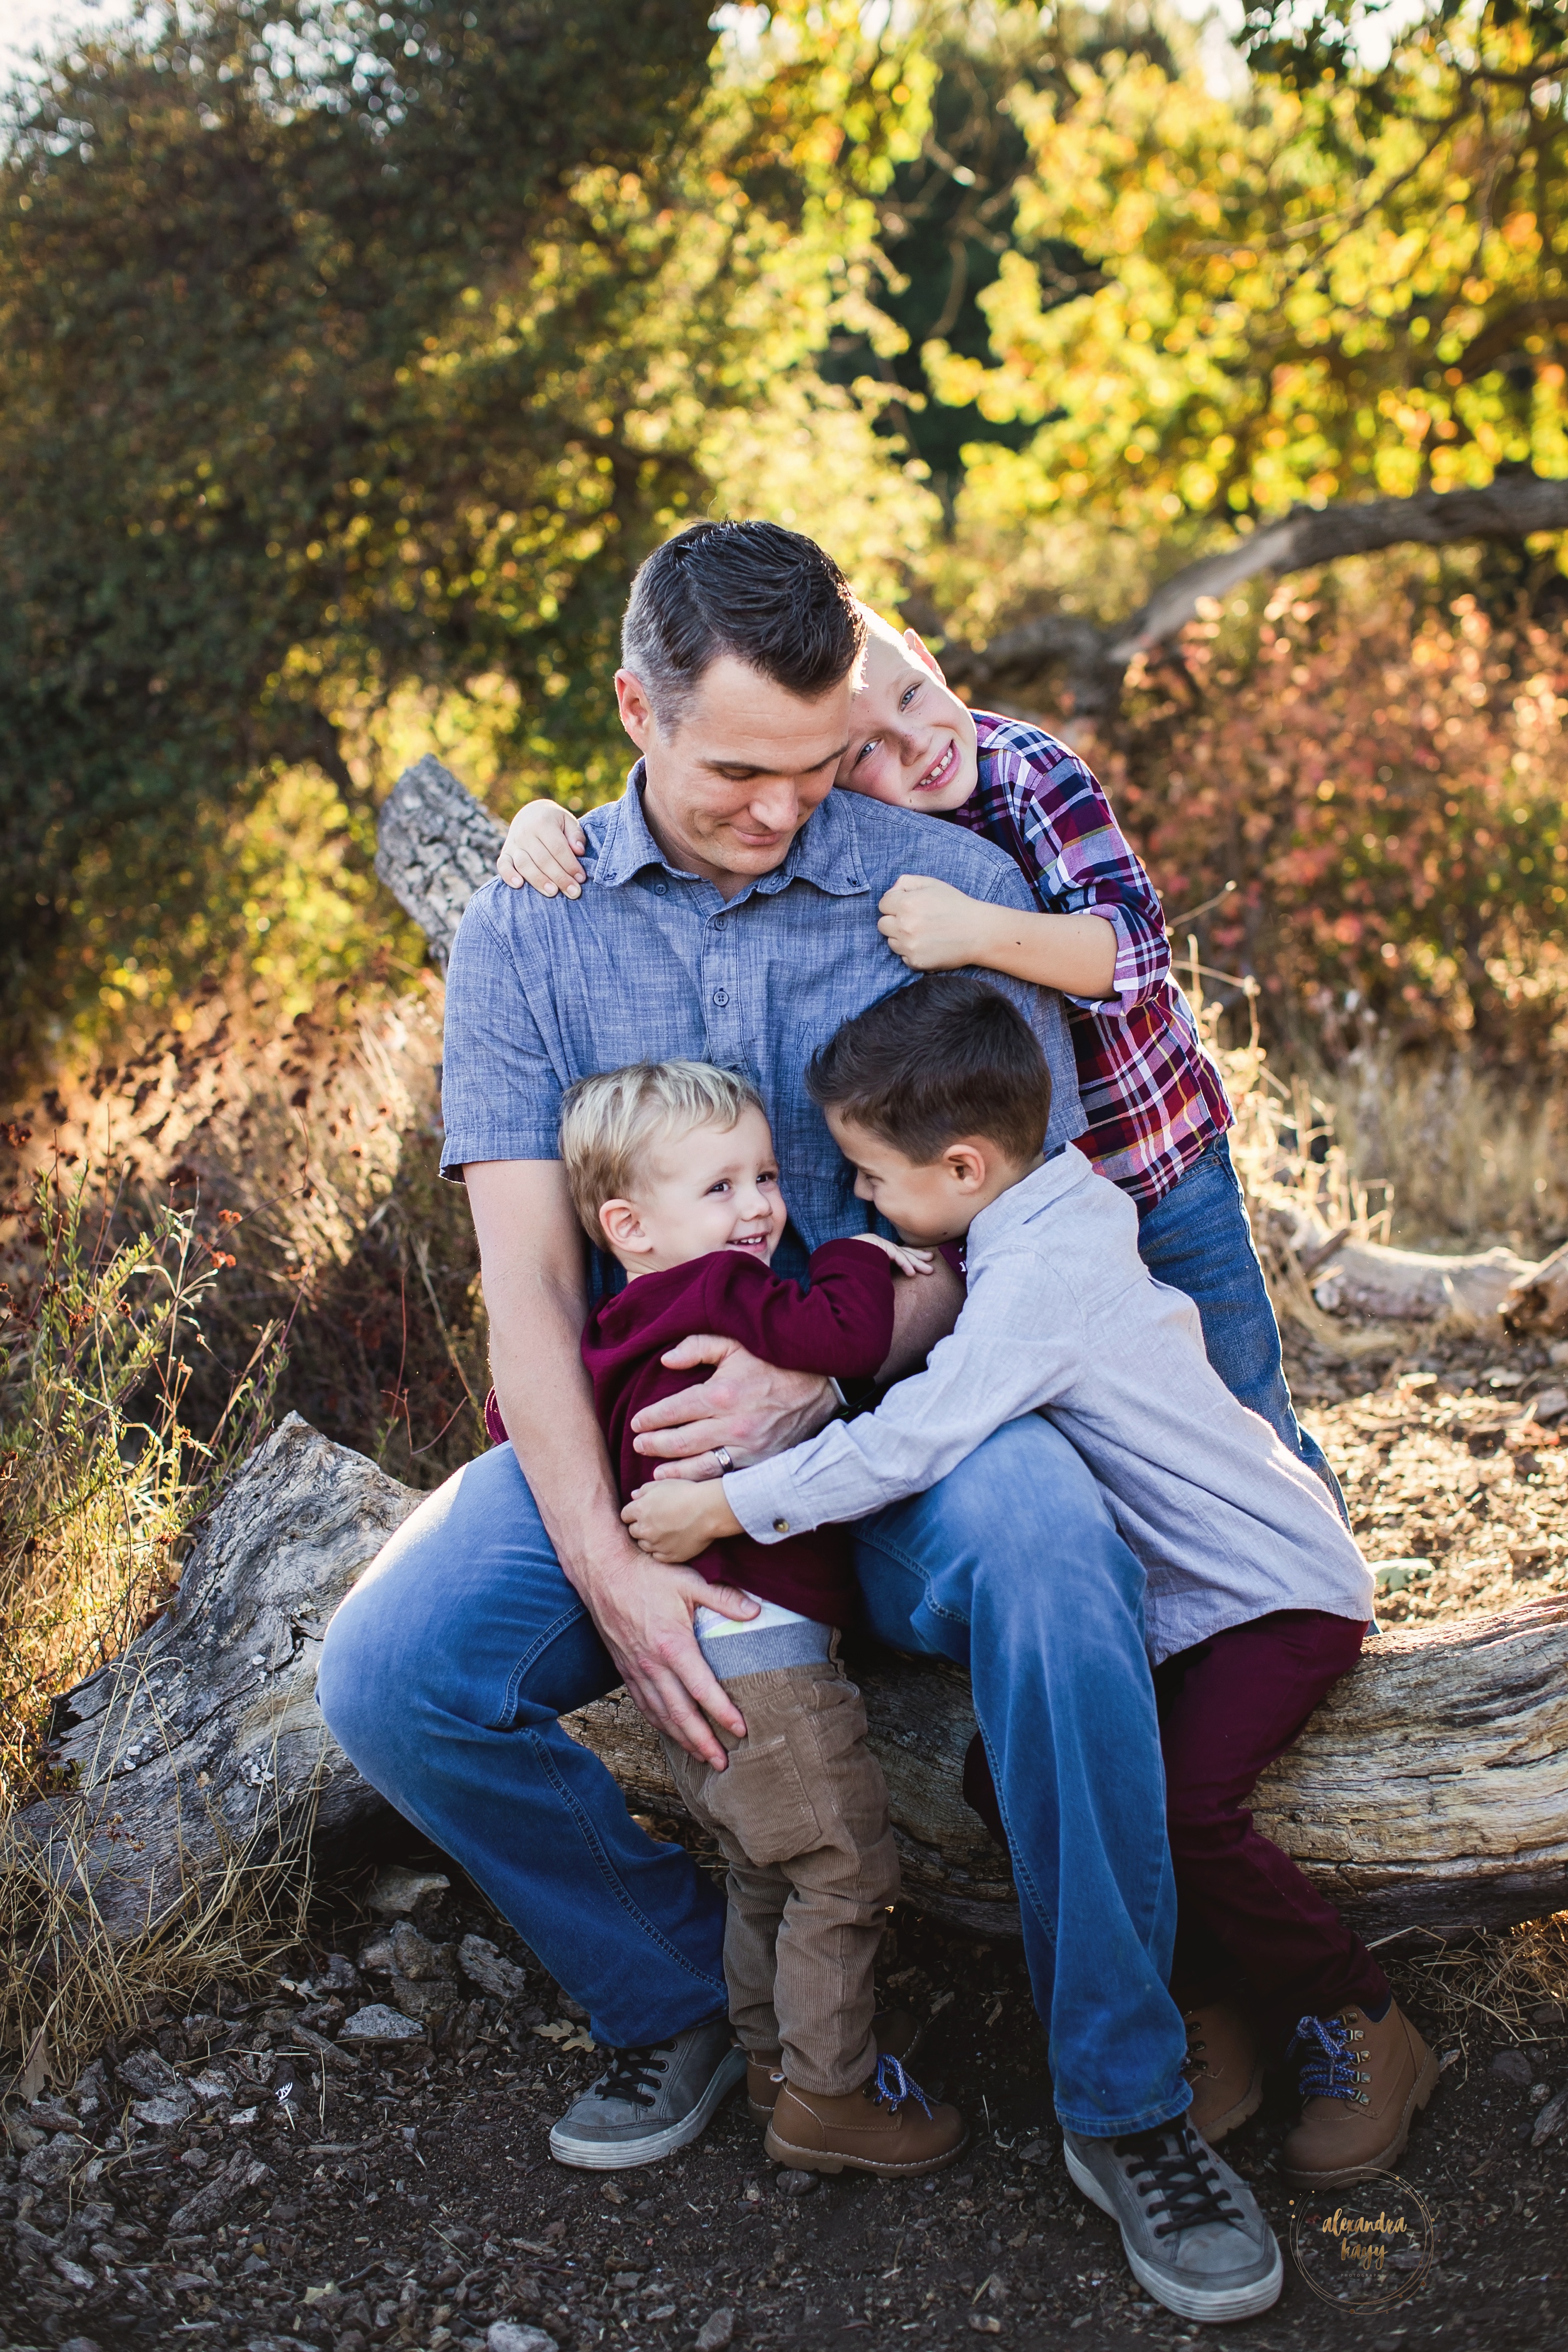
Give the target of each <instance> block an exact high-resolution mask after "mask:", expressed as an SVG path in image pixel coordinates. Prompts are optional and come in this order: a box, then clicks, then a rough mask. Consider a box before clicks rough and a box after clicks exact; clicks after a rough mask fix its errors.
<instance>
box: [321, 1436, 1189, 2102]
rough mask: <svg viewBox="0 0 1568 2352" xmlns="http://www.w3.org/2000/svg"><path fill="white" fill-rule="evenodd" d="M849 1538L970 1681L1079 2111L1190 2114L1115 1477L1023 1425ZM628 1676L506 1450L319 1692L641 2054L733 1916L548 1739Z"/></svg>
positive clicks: (1034, 1961)
mask: <svg viewBox="0 0 1568 2352" xmlns="http://www.w3.org/2000/svg"><path fill="white" fill-rule="evenodd" d="M857 1535H858V1545H857V1559H858V1566H859V1569H860V1572H861V1575H862V1578H863V1580H864V1584H865V1589H866V1595H867V1601H868V1610H869V1614H870V1619H871V1622H872V1624H873V1626H874V1628H875V1630H876V1631H877V1632H878V1633H879V1634H880V1635H881V1636H882V1638H883V1639H884V1640H888V1641H890V1642H893V1643H897V1644H898V1645H899V1646H900V1648H903V1649H914V1650H925V1651H930V1652H931V1653H933V1654H937V1655H940V1656H942V1657H947V1658H952V1659H954V1660H955V1661H957V1662H958V1663H959V1664H963V1665H967V1666H969V1668H970V1670H971V1673H972V1675H973V1683H974V1697H975V1709H976V1713H977V1715H978V1717H979V1720H980V1724H981V1727H982V1729H983V1732H984V1737H985V1740H986V1744H987V1747H988V1749H989V1751H990V1755H991V1761H992V1769H993V1772H994V1777H995V1781H996V1786H997V1790H998V1791H999V1793H1000V1797H1001V1802H1002V1807H1003V1811H1004V1815H1005V1820H1006V1822H1007V1828H1008V1831H1009V1834H1010V1839H1011V1843H1012V1846H1013V1852H1014V1854H1015V1857H1016V1869H1017V1875H1018V1884H1019V1892H1020V1896H1021V1898H1022V1903H1023V1911H1024V1922H1025V1935H1026V1950H1027V1955H1028V1961H1029V1968H1030V1973H1031V1979H1032V1982H1033V1985H1034V1989H1035V1997H1036V2000H1037V2004H1038V2007H1039V2011H1040V2014H1041V2016H1042V2018H1043V2019H1045V2020H1046V2021H1047V2028H1048V2032H1049V2039H1050V2055H1051V2064H1052V2070H1053V2074H1054V2075H1055V2081H1056V2097H1057V2106H1058V2113H1059V2114H1060V2115H1061V2116H1062V2119H1063V2121H1064V2122H1065V2123H1067V2124H1068V2126H1070V2127H1071V2128H1073V2129H1074V2130H1078V2131H1083V2132H1087V2133H1089V2134H1091V2135H1095V2136H1100V2137H1104V2136H1106V2135H1109V2134H1112V2133H1116V2132H1121V2131H1131V2130H1137V2129H1139V2128H1141V2127H1142V2126H1147V2125H1150V2124H1153V2123H1162V2122H1164V2121H1166V2120H1167V2119H1168V2118H1169V2117H1171V2116H1174V2115H1178V2114H1180V2113H1181V2112H1182V2110H1183V2109H1184V2107H1185V2106H1186V2105H1187V2104H1188V2099H1189V2092H1188V2089H1187V2085H1186V2084H1185V2082H1184V2080H1183V2078H1182V2075H1181V2073H1180V2068H1181V2064H1182V2061H1183V2059H1184V2056H1185V2054H1186V2042H1185V2035H1184V2030H1183V2026H1182V2021H1181V2018H1180V2015H1179V2013H1178V2011H1177V2010H1176V2008H1175V2006H1174V2004H1173V2002H1172V2000H1171V1998H1170V1995H1169V1994H1168V1992H1167V1991H1166V1990H1165V1979H1166V1975H1167V1973H1168V1970H1169V1968H1170V1961H1171V1949H1172V1942H1173V1935H1174V1929H1175V1912H1176V1906H1175V1889H1174V1884H1173V1878H1172V1874H1171V1864H1170V1857H1169V1853H1168V1852H1167V1848H1166V1843H1165V1826H1164V1782H1163V1771H1162V1767H1161V1762H1160V1748H1159V1730H1158V1725H1157V1721H1156V1717H1155V1712H1154V1696H1153V1689H1152V1684H1151V1681H1150V1675H1149V1665H1148V1660H1147V1658H1146V1656H1145V1654H1144V1649H1143V1602H1142V1595H1143V1575H1142V1569H1141V1568H1140V1567H1139V1565H1138V1563H1137V1561H1136V1560H1135V1559H1133V1557H1132V1554H1131V1552H1130V1551H1129V1550H1128V1549H1127V1547H1126V1545H1125V1544H1124V1543H1123V1542H1122V1541H1121V1538H1120V1536H1119V1535H1118V1534H1117V1533H1116V1529H1115V1527H1114V1525H1113V1523H1112V1521H1111V1518H1110V1512H1109V1511H1108V1509H1107V1507H1106V1505H1105V1501H1104V1497H1103V1496H1101V1494H1100V1489H1099V1487H1098V1486H1096V1485H1095V1482H1094V1480H1093V1479H1092V1477H1091V1476H1090V1475H1089V1472H1088V1470H1087V1469H1086V1468H1085V1466H1084V1465H1083V1463H1082V1461H1081V1460H1080V1459H1079V1456H1078V1454H1076V1453H1075V1452H1074V1451H1073V1449H1072V1447H1071V1446H1070V1445H1069V1444H1068V1442H1067V1440H1066V1439H1065V1438H1064V1437H1062V1436H1061V1435H1060V1433H1058V1431H1056V1430H1055V1429H1053V1428H1052V1427H1051V1426H1050V1425H1049V1424H1048V1423H1047V1422H1045V1421H1043V1420H1040V1419H1039V1418H1038V1417H1037V1416H1035V1415H1029V1416H1026V1418H1025V1419H1024V1420H1022V1421H1017V1422H1014V1423H1010V1424H1009V1425H1008V1426H1007V1427H1006V1428H1005V1429H1001V1430H999V1431H998V1432H997V1433H996V1434H995V1435H994V1437H992V1438H990V1439H989V1440H987V1442H986V1444H984V1445H983V1446H980V1447H978V1448H977V1449H976V1451H975V1452H974V1453H973V1454H971V1455H970V1457H969V1459H968V1460H967V1461H966V1462H963V1463H961V1464H960V1465H959V1467H958V1468H957V1469H956V1470H954V1471H953V1472H952V1475H950V1476H949V1477H947V1478H945V1479H944V1480H943V1481H942V1484H941V1485H940V1486H935V1487H933V1488H932V1489H931V1491H930V1492H929V1493H928V1494H925V1495H921V1496H914V1497H913V1498H911V1499H910V1501H908V1502H905V1503H900V1504H899V1505H897V1506H896V1507H894V1508H892V1509H890V1510H889V1511H886V1512H883V1513H881V1514H879V1516H878V1517H876V1518H874V1519H871V1520H868V1521H867V1522H865V1523H864V1524H863V1525H862V1526H861V1527H860V1528H858V1530H857ZM972 1643H973V1652H972ZM615 1683H616V1672H615V1668H614V1666H613V1665H612V1664H611V1662H610V1659H609V1656H608V1654H607V1653H606V1651H605V1648H604V1646H603V1644H602V1643H601V1642H600V1641H599V1639H598V1636H597V1634H596V1633H595V1631H594V1628H593V1625H592V1623H591V1622H590V1621H589V1619H588V1616H587V1613H586V1612H585V1611H584V1607H583V1605H582V1603H581V1601H579V1600H578V1599H577V1596H576V1594H575V1593H574V1591H573V1590H572V1588H571V1586H570V1585H569V1584H568V1583H567V1582H566V1580H565V1578H564V1577H563V1574H562V1572H561V1570H560V1567H559V1566H558V1564H557V1562H556V1560H555V1558H554V1556H553V1553H552V1550H551V1547H550V1543H549V1539H548V1538H547V1537H546V1535H545V1533H544V1530H543V1528H542V1523H541V1521H540V1518H539V1514H538V1512H537V1510H536V1508H535V1507H534V1504H533V1500H532V1497H531V1495H530V1494H529V1491H528V1487H527V1486H526V1484H525V1482H524V1479H523V1476H522V1474H521V1470H520V1469H519V1467H518V1464H517V1458H516V1456H515V1454H513V1452H512V1450H511V1448H510V1446H498V1447H497V1448H496V1449H495V1450H494V1451H493V1452H491V1453H489V1454H481V1455H480V1456H479V1459H478V1460H477V1461H475V1462H471V1463H469V1464H468V1466H467V1467H466V1468H465V1469H463V1470H460V1471H458V1474H457V1475H456V1476H455V1477H452V1478H449V1479H448V1480H447V1484H446V1485H445V1486H442V1487H441V1488H439V1489H438V1491H437V1493H436V1494H434V1495H432V1496H428V1497H427V1499H426V1501H425V1502H423V1503H422V1504H421V1505H420V1506H419V1507H418V1509H417V1510H416V1512H415V1513H414V1514H413V1516H412V1517H410V1518H409V1519H407V1520H406V1521H405V1524H404V1525H403V1527H402V1528H400V1529H399V1530H398V1532H397V1534H396V1535H395V1536H394V1537H393V1538H392V1540H391V1542H390V1543H389V1544H388V1545H387V1546H386V1548H385V1549H384V1551H383V1552H382V1553H381V1555H380V1557H379V1559H377V1560H376V1561H375V1562H374V1565H373V1566H372V1567H371V1568H370V1569H369V1570H367V1572H366V1573H365V1575H364V1576H363V1577H362V1578H361V1580H360V1581H359V1583H358V1584H357V1585H356V1586H355V1588H354V1590H353V1591H352V1592H351V1593H350V1595H349V1597H348V1599H347V1600H346V1601H344V1602H343V1605H342V1608H341V1609H340V1610H339V1612H338V1613H337V1615H336V1617H335V1618H334V1619H333V1621H332V1623H331V1627H330V1628H329V1630H328V1633H327V1639H326V1643H325V1647H324V1649H323V1652H322V1657H321V1676H320V1681H319V1684H318V1696H319V1698H320V1700H321V1708H322V1712H323V1713H324V1715H325V1716H326V1718H327V1721H328V1723H329V1724H330V1725H331V1729H332V1731H333V1733H334V1735H335V1736H336V1738H337V1739H338V1740H339V1742H340V1744H341V1745H342V1748H344V1749H345V1750H346V1752H347V1753H348V1755H349V1756H350V1757H352V1758H353V1761H354V1762H355V1764H357V1765H358V1767H359V1769H360V1770H361V1771H362V1772H363V1774H364V1776H365V1778H366V1779H367V1780H370V1781H371V1782H372V1783H373V1784H374V1786H375V1787H376V1788H378V1789H379V1790H381V1791H382V1793H383V1794H384V1796H386V1797H388V1798H389V1799H390V1800H391V1801H392V1802H393V1803H394V1804H395V1806H396V1807H397V1809H398V1811H400V1812H402V1813H403V1814H405V1816H406V1818H407V1819H408V1820H409V1821H411V1822H415V1823H416V1825H417V1826H418V1827H419V1828H420V1829H421V1830H423V1831H424V1832H426V1835H427V1836H428V1837H429V1838H431V1839H432V1840H433V1841H434V1843H436V1844H437V1846H438V1847H439V1848H440V1849H441V1851H442V1852H443V1853H448V1854H450V1855H451V1857H452V1858H453V1860H454V1861H455V1862H457V1863H458V1864H461V1866H462V1867H463V1869H464V1870H466V1871H467V1872H468V1874H469V1875H470V1877H472V1878H473V1879H474V1880H475V1881H476V1883H477V1884H478V1885H479V1886H481V1887H482V1888H483V1889H484V1891H485V1893H486V1894H487V1895H489V1898H490V1900H491V1901H492V1902H493V1903H494V1904H495V1905H496V1906H497V1908H498V1909H499V1910H500V1912H501V1913H502V1915H503V1916H505V1917H506V1918H507V1919H509V1920H510V1922H511V1924H512V1926H513V1927H515V1928H516V1929H517V1931H518V1933H519V1934H520V1935H521V1937H523V1938H524V1939H525V1941H526V1942H527V1943H528V1944H530V1945H531V1947H532V1948H533V1950H534V1951H535V1952H536V1953H537V1954H538V1956H539V1958H540V1959H541V1960H542V1962H543V1964H544V1966H545V1967H546V1968H547V1969H549V1970H550V1972H551V1974H552V1976H554V1977H555V1979H557V1981H558V1982H559V1983H561V1984H562V1985H563V1987H564V1988H565V1990H567V1991H568V1992H569V1993H570V1994H571V1995H572V1996H573V1997H574V1999H575V2000H580V2001H582V2002H584V2004H585V2005H586V2007H587V2008H588V2010H589V2012H590V2017H591V2021H592V2030H593V2032H594V2034H595V2039H597V2040H599V2041H601V2042H607V2043H610V2044H612V2045H618V2046H621V2047H626V2046H628V2045H636V2044H638V2043H644V2042H657V2041H662V2040H664V2039H665V2038H666V2037H667V2036H668V2035H670V2034H673V2033H677V2032H680V2031H681V2030H682V2028H684V2027H686V2026H688V2025H692V2024H695V2023H697V2022H698V2021H700V2020H701V2019H703V2018H707V2017H712V2016H715V2015H718V2014H720V2013H721V2011H722V2010H723V2007H724V1982H723V1971H722V1963H721V1947H722V1938H723V1904H722V1901H721V1896H720V1895H719V1893H718V1891H717V1889H716V1888H715V1887H714V1886H713V1885H711V1883H710V1881H709V1880H708V1879H707V1878H706V1877H705V1876H704V1875H703V1874H701V1873H700V1871H698V1869H697V1868H696V1866H695V1865H694V1864H692V1863H691V1862H690V1861H689V1858H688V1856H687V1855H686V1853H684V1852H683V1851H682V1850H681V1849H680V1848H679V1847H678V1846H669V1845H664V1846H661V1845H656V1844H655V1843H653V1841H652V1840H651V1839H649V1838H647V1837H645V1836H644V1834H643V1832H642V1831H641V1830H639V1829H638V1828H637V1824H636V1823H635V1822H633V1821H632V1819H631V1817H630V1815H629V1814H628V1813H627V1811H626V1802H625V1800H624V1799H623V1797H622V1795H621V1792H620V1790H619V1789H618V1788H617V1787H616V1783H615V1781H614V1780H612V1779H611V1777H610V1774H609V1772H608V1771H607V1770H606V1769H605V1766H604V1765H603V1764H601V1763H600V1762H599V1760H598V1759H597V1758H596V1757H595V1756H594V1755H593V1754H592V1753H591V1752H590V1751H589V1750H588V1749H587V1748H582V1747H579V1746H578V1745H577V1743H576V1742H575V1741H574V1740H573V1739H571V1738H569V1737H568V1736H567V1734H566V1733H565V1732H563V1730H562V1728H561V1727H560V1724H559V1722H558V1721H557V1717H558V1716H560V1715H561V1714H563V1713H565V1712H567V1711H569V1710H570V1709H571V1708H573V1707H576V1706H583V1705H584V1703H585V1702H586V1701H588V1700H589V1699H592V1698H596V1697H599V1696H602V1695H603V1694H604V1693H605V1691H607V1690H609V1689H611V1688H613V1686H614V1685H615Z"/></svg>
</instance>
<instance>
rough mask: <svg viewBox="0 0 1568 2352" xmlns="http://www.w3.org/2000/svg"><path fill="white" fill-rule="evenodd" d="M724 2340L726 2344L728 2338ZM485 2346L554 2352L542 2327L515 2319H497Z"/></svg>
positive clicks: (503, 2351)
mask: <svg viewBox="0 0 1568 2352" xmlns="http://www.w3.org/2000/svg"><path fill="white" fill-rule="evenodd" d="M700 2340H701V2339H700V2338H699V2341H700ZM724 2340H725V2342H726V2343H728V2342H729V2338H728V2336H726V2337H725V2339H724ZM485 2345H486V2352H555V2338H554V2336H546V2334H545V2333H544V2330H543V2328H542V2327H520V2326H518V2323H517V2321H516V2320H515V2319H498V2320H497V2321H496V2322H495V2324H494V2326H492V2327H491V2329H490V2331H489V2335H488V2336H486V2337H485Z"/></svg>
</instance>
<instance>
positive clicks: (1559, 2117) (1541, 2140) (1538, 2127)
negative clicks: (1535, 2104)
mask: <svg viewBox="0 0 1568 2352" xmlns="http://www.w3.org/2000/svg"><path fill="white" fill-rule="evenodd" d="M1564 2129H1568V2083H1565V2084H1563V2088H1562V2090H1560V2091H1559V2092H1558V2094H1557V2096H1556V2097H1555V2098H1554V2099H1548V2100H1547V2102H1546V2105H1544V2106H1543V2107H1542V2110H1541V2113H1540V2114H1539V2115H1538V2116H1536V2118H1535V2129H1534V2130H1533V2131H1532V2132H1531V2135H1530V2138H1531V2147H1545V2146H1546V2143H1547V2141H1548V2140H1549V2139H1551V2138H1552V2137H1553V2135H1554V2134H1555V2133H1557V2132H1560V2131H1563V2130H1564Z"/></svg>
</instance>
